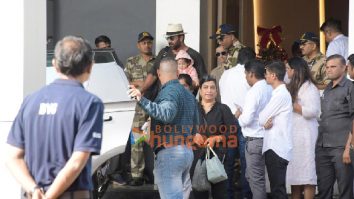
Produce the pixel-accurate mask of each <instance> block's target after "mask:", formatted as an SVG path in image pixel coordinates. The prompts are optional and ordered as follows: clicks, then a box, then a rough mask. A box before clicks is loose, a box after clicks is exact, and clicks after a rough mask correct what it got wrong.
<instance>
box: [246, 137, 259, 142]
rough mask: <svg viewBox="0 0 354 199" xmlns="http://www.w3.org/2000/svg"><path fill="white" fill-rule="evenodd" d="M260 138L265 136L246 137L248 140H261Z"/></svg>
mask: <svg viewBox="0 0 354 199" xmlns="http://www.w3.org/2000/svg"><path fill="white" fill-rule="evenodd" d="M259 139H263V138H257V137H245V140H246V141H247V142H249V141H252V140H259Z"/></svg>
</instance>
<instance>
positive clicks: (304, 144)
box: [286, 57, 320, 199]
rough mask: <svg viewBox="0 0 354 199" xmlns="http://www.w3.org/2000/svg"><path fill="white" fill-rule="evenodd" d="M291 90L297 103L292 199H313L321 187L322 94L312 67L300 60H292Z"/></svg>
mask: <svg viewBox="0 0 354 199" xmlns="http://www.w3.org/2000/svg"><path fill="white" fill-rule="evenodd" d="M286 69H287V70H286V72H287V74H288V77H289V79H290V83H289V84H288V85H287V88H288V90H289V92H290V94H291V97H292V101H293V125H292V126H293V132H292V138H293V140H292V141H293V151H292V159H291V160H290V162H289V165H288V168H287V183H288V184H290V185H291V197H292V199H300V198H302V196H301V195H302V192H303V193H304V199H313V198H314V197H315V190H316V184H317V176H316V164H315V146H316V140H317V136H318V122H317V117H318V115H319V113H320V94H319V91H318V89H317V88H316V86H315V84H314V83H313V80H312V78H311V73H310V70H309V67H308V65H307V63H306V61H305V60H303V59H302V58H300V57H294V58H291V59H289V61H288V64H287V65H286Z"/></svg>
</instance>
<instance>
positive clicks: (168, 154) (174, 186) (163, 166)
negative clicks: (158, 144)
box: [154, 146, 193, 199]
mask: <svg viewBox="0 0 354 199" xmlns="http://www.w3.org/2000/svg"><path fill="white" fill-rule="evenodd" d="M192 162H193V151H192V149H191V148H188V147H186V146H175V147H170V148H166V149H163V150H161V151H160V152H159V153H158V154H157V156H156V159H155V168H154V177H155V184H157V187H158V189H159V193H160V198H161V199H183V198H188V197H189V194H190V192H191V190H192V184H191V179H190V175H189V170H190V168H191V166H192Z"/></svg>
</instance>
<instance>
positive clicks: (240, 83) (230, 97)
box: [219, 47, 256, 198]
mask: <svg viewBox="0 0 354 199" xmlns="http://www.w3.org/2000/svg"><path fill="white" fill-rule="evenodd" d="M255 58H256V53H255V52H254V51H253V49H252V48H249V47H245V48H242V49H241V50H240V52H239V54H238V59H237V65H236V67H233V68H231V69H228V70H225V71H224V73H223V74H222V75H221V78H220V81H219V88H220V96H221V103H223V104H226V105H227V106H228V107H229V108H230V109H231V112H232V113H233V114H236V112H237V110H239V109H240V110H242V108H243V105H244V102H245V96H246V94H247V91H248V90H249V88H250V86H249V85H248V83H247V80H246V76H245V67H244V64H245V63H247V62H248V61H251V60H253V59H255ZM236 125H237V126H239V124H238V123H237V124H236ZM238 129H239V130H238V131H237V137H238V141H239V145H238V150H239V153H240V162H241V186H242V198H252V192H251V189H250V187H249V185H248V182H247V180H246V178H245V173H246V172H245V171H246V159H245V142H246V141H245V139H244V137H243V135H242V130H241V128H238ZM236 150H237V149H236V148H230V149H229V150H228V152H227V153H228V158H230V160H231V161H229V163H230V164H227V165H225V167H226V172H227V173H228V178H229V189H228V193H229V196H230V197H229V198H234V196H233V195H232V194H231V193H233V191H232V187H233V186H234V185H233V184H234V183H233V180H232V179H233V173H234V171H233V170H234V161H235V156H236V153H237V151H236Z"/></svg>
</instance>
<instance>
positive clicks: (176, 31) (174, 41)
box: [141, 24, 207, 92]
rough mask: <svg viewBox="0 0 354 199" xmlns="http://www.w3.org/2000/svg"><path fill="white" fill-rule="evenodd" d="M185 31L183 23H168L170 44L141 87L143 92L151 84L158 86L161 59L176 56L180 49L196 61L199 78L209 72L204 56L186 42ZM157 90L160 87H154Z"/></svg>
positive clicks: (162, 52) (158, 57) (162, 51)
mask: <svg viewBox="0 0 354 199" xmlns="http://www.w3.org/2000/svg"><path fill="white" fill-rule="evenodd" d="M185 34H186V33H185V32H184V31H183V28H182V24H168V27H167V32H166V35H165V37H166V39H167V41H168V46H166V47H165V48H163V49H162V50H161V51H160V52H159V54H158V55H157V57H156V59H155V63H154V66H153V67H152V69H151V71H150V72H149V73H148V75H147V77H146V80H145V82H144V85H143V87H142V89H141V91H142V92H145V91H146V90H147V89H149V88H150V87H151V86H152V87H154V88H156V87H157V88H158V82H157V81H156V80H157V69H158V68H159V65H160V61H161V59H162V58H164V57H172V58H175V57H176V54H177V53H178V51H180V50H185V51H187V53H188V54H189V55H190V56H191V57H192V59H193V61H194V64H193V66H194V68H195V69H196V70H197V73H198V78H199V79H201V78H202V77H203V76H204V75H206V74H207V71H206V67H205V64H204V60H203V57H202V56H201V55H200V54H199V53H198V52H197V51H195V50H194V49H192V48H190V47H188V46H187V45H186V44H185V43H184V38H185ZM150 89H151V88H150ZM154 90H155V91H156V90H158V89H154Z"/></svg>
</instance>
